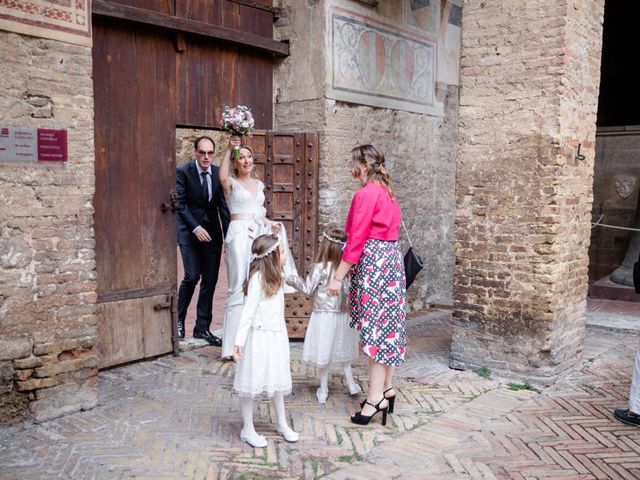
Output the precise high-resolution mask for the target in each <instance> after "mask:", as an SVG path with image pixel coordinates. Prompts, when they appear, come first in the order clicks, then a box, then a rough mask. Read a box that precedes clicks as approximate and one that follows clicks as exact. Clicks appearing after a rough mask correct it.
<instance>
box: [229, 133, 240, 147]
mask: <svg viewBox="0 0 640 480" xmlns="http://www.w3.org/2000/svg"><path fill="white" fill-rule="evenodd" d="M229 145H230V146H232V147H239V146H240V145H242V139H241V138H240V137H239V136H237V135H231V137H229Z"/></svg>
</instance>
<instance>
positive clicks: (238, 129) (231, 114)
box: [220, 105, 256, 160]
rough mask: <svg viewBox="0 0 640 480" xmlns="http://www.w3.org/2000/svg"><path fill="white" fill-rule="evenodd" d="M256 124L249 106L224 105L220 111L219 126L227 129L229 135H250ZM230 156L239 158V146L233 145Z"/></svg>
mask: <svg viewBox="0 0 640 480" xmlns="http://www.w3.org/2000/svg"><path fill="white" fill-rule="evenodd" d="M255 124H256V122H255V120H254V119H253V115H252V113H251V110H249V107H245V106H244V105H238V106H237V107H228V106H226V105H225V107H224V110H223V111H222V120H221V121H220V126H221V127H222V128H224V129H225V130H226V131H228V132H229V133H230V134H231V135H239V136H241V137H243V136H245V135H250V134H251V132H252V131H253V127H254V125H255ZM231 157H232V158H233V159H234V160H235V159H237V158H240V147H237V146H236V147H233V152H231Z"/></svg>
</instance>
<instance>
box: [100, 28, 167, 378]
mask: <svg viewBox="0 0 640 480" xmlns="http://www.w3.org/2000/svg"><path fill="white" fill-rule="evenodd" d="M93 32H94V48H93V68H94V92H95V124H96V127H95V144H96V195H95V198H94V207H95V214H94V224H95V233H96V270H97V290H98V312H99V319H100V325H99V340H98V343H99V347H98V348H99V352H100V360H99V364H100V366H101V367H107V366H110V365H116V364H119V363H123V362H128V361H132V360H137V359H140V358H145V357H150V356H155V355H159V354H162V353H167V352H170V351H171V350H172V344H171V332H172V328H171V327H172V318H171V309H170V308H164V307H162V308H158V309H154V308H153V307H154V306H155V305H165V304H167V296H169V298H170V297H171V296H172V295H175V290H176V287H175V279H176V275H177V273H176V248H175V244H176V231H175V216H174V214H173V213H171V210H170V208H169V206H170V198H169V192H170V190H171V189H174V188H175V52H174V47H173V42H172V38H171V37H170V36H169V34H168V33H163V32H159V31H154V30H152V29H150V28H145V27H141V26H139V25H136V26H134V25H128V24H124V23H118V22H114V21H109V20H97V21H96V20H95V19H94V23H93ZM163 204H164V207H163ZM169 303H171V300H169Z"/></svg>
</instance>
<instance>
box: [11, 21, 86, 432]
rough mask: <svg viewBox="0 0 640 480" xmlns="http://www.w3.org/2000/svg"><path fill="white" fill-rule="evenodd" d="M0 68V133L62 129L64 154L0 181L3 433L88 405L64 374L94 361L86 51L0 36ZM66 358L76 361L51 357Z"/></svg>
mask: <svg viewBox="0 0 640 480" xmlns="http://www.w3.org/2000/svg"><path fill="white" fill-rule="evenodd" d="M0 64H2V67H3V73H2V75H1V76H0V124H2V125H3V126H22V127H41V128H62V129H66V130H67V132H68V154H69V161H68V162H67V163H66V164H64V165H35V164H19V163H5V164H3V165H2V169H1V173H0V292H2V293H1V295H0V327H1V331H2V337H1V339H0V358H2V359H6V360H13V362H12V363H11V365H12V368H13V369H14V370H15V373H14V375H12V376H11V378H5V377H4V376H3V377H2V385H1V386H0V388H1V392H2V393H0V412H1V413H0V424H6V423H12V422H15V421H18V420H22V419H25V418H32V419H36V420H43V419H46V418H50V417H52V416H56V415H60V414H61V413H64V412H70V411H73V410H78V409H81V408H89V407H91V406H93V405H95V404H96V401H97V389H96V386H95V381H94V382H93V383H91V382H87V381H86V379H77V378H73V375H72V374H73V372H74V371H83V370H82V369H85V368H86V367H87V366H90V367H91V366H94V365H95V358H96V356H95V352H94V350H93V347H94V345H95V340H96V329H95V315H94V309H95V301H96V298H95V290H96V285H95V263H94V248H95V240H94V236H93V227H92V225H93V217H92V215H93V207H92V201H93V193H94V167H93V158H94V156H93V152H94V145H93V84H92V80H91V76H92V71H91V49H90V48H86V47H79V46H73V45H68V44H65V43H61V42H56V41H52V40H43V39H38V38H33V37H29V36H22V35H16V34H12V33H7V32H4V31H0ZM70 349H71V350H74V349H82V352H83V353H82V355H83V356H84V360H83V361H82V362H79V363H78V362H77V361H76V363H74V361H64V362H63V361H61V360H60V359H59V358H58V355H59V354H61V353H62V352H63V351H65V350H70ZM85 364H86V365H85ZM96 374H97V371H93V372H92V373H91V374H90V375H89V377H90V376H93V377H94V378H95V375H96ZM85 377H86V375H85ZM66 383H69V384H71V385H73V388H72V389H60V387H61V386H64V385H65V384H66ZM29 392H31V393H29ZM33 392H35V394H34V393H33ZM36 398H37V400H36ZM30 400H31V401H32V403H31V405H30V406H29V401H30ZM34 400H36V401H34ZM35 405H37V408H34V406H35ZM69 405H72V408H68V406H69Z"/></svg>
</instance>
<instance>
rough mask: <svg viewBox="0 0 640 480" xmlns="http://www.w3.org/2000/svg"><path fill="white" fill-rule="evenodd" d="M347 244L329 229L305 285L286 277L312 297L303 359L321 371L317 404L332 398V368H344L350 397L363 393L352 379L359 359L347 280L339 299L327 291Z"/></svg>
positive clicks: (335, 230) (339, 231) (341, 235)
mask: <svg viewBox="0 0 640 480" xmlns="http://www.w3.org/2000/svg"><path fill="white" fill-rule="evenodd" d="M346 240H347V235H346V234H345V233H344V230H342V229H340V228H336V227H333V226H330V227H329V228H328V229H327V230H326V231H325V232H324V233H323V234H322V242H321V243H320V250H319V252H318V256H317V258H316V263H314V264H313V266H312V267H311V269H310V270H309V274H308V275H307V278H306V281H305V280H303V279H301V278H300V277H298V276H297V275H287V278H286V282H287V285H289V286H292V287H293V288H295V289H296V290H298V291H300V292H303V293H304V294H305V295H306V296H307V297H313V311H312V313H311V319H310V320H309V327H308V328H307V332H306V334H305V336H304V347H303V353H302V358H303V360H304V361H305V362H308V363H312V364H314V365H316V366H317V367H318V373H319V374H320V388H318V390H317V391H316V398H317V399H318V402H320V403H325V402H326V401H327V397H328V395H329V387H328V384H329V365H330V364H331V363H338V364H341V365H342V370H343V372H344V376H345V380H346V382H347V387H348V388H349V393H350V394H351V395H356V394H358V393H360V392H362V389H361V388H360V386H359V385H358V384H357V383H356V382H355V380H354V379H353V374H352V372H351V362H353V361H354V360H355V359H357V358H358V353H359V349H358V341H359V339H358V332H357V331H356V330H355V329H353V328H351V327H349V314H348V306H347V301H346V298H347V296H348V294H349V286H348V285H347V279H345V280H344V284H343V286H342V287H343V288H342V291H341V292H340V294H339V295H336V296H328V295H327V287H328V285H329V281H330V280H331V278H332V277H333V272H334V271H335V269H336V268H337V266H338V265H339V264H340V259H341V258H342V248H343V246H344V244H345V242H346Z"/></svg>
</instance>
